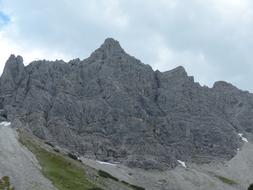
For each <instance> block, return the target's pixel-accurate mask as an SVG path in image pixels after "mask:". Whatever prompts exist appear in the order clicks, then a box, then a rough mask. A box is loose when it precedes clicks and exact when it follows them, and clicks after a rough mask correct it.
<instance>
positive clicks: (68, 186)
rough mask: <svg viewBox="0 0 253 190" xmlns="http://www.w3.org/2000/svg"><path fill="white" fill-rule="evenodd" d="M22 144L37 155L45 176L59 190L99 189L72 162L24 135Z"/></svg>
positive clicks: (21, 140) (22, 135) (21, 138)
mask: <svg viewBox="0 0 253 190" xmlns="http://www.w3.org/2000/svg"><path fill="white" fill-rule="evenodd" d="M20 142H21V143H22V144H23V145H25V146H26V147H27V148H28V149H29V150H30V151H31V152H33V153H34V154H35V156H36V157H37V159H38V160H39V162H40V165H41V166H42V172H43V174H44V175H45V176H46V177H47V178H48V179H50V180H51V181H52V182H53V184H54V186H55V187H56V188H58V189H59V190H92V189H99V188H97V187H96V186H95V185H94V184H92V183H91V182H90V181H89V180H88V179H87V178H86V176H85V173H84V170H83V169H82V168H80V167H78V166H77V165H76V164H75V163H74V162H73V161H72V160H70V159H66V158H64V157H63V156H62V155H60V154H56V153H52V152H50V151H47V150H45V149H43V148H41V147H40V145H39V144H37V143H35V142H34V141H32V140H31V139H29V138H28V137H26V135H24V134H21V135H20Z"/></svg>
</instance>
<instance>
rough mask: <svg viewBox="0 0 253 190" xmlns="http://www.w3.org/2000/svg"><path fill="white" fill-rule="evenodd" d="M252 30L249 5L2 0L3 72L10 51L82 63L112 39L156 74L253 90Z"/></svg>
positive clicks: (234, 1) (245, 0)
mask: <svg viewBox="0 0 253 190" xmlns="http://www.w3.org/2000/svg"><path fill="white" fill-rule="evenodd" d="M252 30H253V2H252V1H250V0H205V1H203V0H138V1H136V0H53V1H52V0H37V1H33V0H22V1H20V0H0V72H2V69H3V67H4V64H5V61H6V59H7V58H8V57H9V55H10V54H11V53H14V54H20V55H22V56H23V57H24V60H25V63H26V64H28V63H29V62H30V61H32V60H36V59H44V58H46V59H50V60H55V59H64V60H65V61H68V60H69V59H73V58H76V57H80V58H82V59H83V58H86V57H88V56H89V55H90V53H91V52H92V51H94V49H96V48H98V47H99V46H100V45H101V44H102V43H103V41H104V39H105V38H107V37H112V38H114V39H116V40H118V41H119V42H120V43H121V46H122V47H123V48H124V49H125V50H126V51H127V52H128V53H129V54H131V55H133V56H135V57H137V58H138V59H140V60H141V61H142V62H144V63H146V64H150V65H151V66H152V67H153V69H154V70H156V69H158V70H160V71H166V70H170V69H173V68H175V67H176V66H179V65H182V66H184V67H185V68H186V70H187V72H188V74H189V75H193V76H194V77H195V80H196V81H198V82H200V83H201V84H202V85H208V86H212V84H213V83H214V81H217V80H226V81H228V82H231V83H233V84H235V85H236V86H238V87H239V88H242V89H245V90H250V91H252V92H253V87H252V85H251V84H252V83H253V77H252V74H253V63H252V61H253V53H252V50H253V48H252V47H253V37H252V35H253V32H252Z"/></svg>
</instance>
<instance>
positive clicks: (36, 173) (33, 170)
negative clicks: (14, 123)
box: [0, 122, 56, 190]
mask: <svg viewBox="0 0 253 190" xmlns="http://www.w3.org/2000/svg"><path fill="white" fill-rule="evenodd" d="M0 176H9V177H10V181H11V183H12V184H13V185H14V187H15V189H16V190H56V188H54V187H53V185H52V184H51V182H50V181H49V180H48V179H46V178H45V177H44V176H43V175H42V173H41V170H40V166H39V164H38V161H37V159H36V158H35V156H34V155H33V154H32V153H31V152H30V151H29V150H28V149H27V148H25V147H24V146H22V145H21V144H20V143H19V141H18V140H17V132H16V131H15V129H13V128H11V126H10V123H6V122H2V123H0Z"/></svg>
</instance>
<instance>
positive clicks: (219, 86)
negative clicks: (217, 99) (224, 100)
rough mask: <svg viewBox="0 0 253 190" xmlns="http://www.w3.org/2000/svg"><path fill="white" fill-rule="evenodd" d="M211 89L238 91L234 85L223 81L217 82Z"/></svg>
mask: <svg viewBox="0 0 253 190" xmlns="http://www.w3.org/2000/svg"><path fill="white" fill-rule="evenodd" d="M213 89H216V90H238V89H237V88H236V87H235V86H234V85H232V84H230V83H228V82H225V81H217V82H215V83H214V84H213Z"/></svg>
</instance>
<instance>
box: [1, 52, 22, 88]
mask: <svg viewBox="0 0 253 190" xmlns="http://www.w3.org/2000/svg"><path fill="white" fill-rule="evenodd" d="M24 67H25V66H24V63H23V58H22V57H21V56H15V55H13V54H12V55H11V56H10V57H9V59H8V60H7V62H6V64H5V67H4V71H3V74H2V76H1V88H2V89H3V90H6V91H8V90H12V89H13V88H14V87H15V86H16V85H17V84H18V82H19V81H20V79H21V78H22V75H23V72H24Z"/></svg>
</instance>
